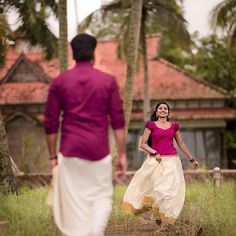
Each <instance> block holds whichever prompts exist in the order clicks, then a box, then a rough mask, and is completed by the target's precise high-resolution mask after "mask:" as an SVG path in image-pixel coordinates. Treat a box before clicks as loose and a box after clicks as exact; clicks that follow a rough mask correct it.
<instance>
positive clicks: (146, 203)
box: [122, 196, 176, 224]
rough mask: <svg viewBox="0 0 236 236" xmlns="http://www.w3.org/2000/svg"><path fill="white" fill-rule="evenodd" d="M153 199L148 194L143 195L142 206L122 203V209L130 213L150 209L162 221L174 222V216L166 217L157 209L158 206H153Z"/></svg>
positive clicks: (134, 213)
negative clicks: (137, 207) (137, 206)
mask: <svg viewBox="0 0 236 236" xmlns="http://www.w3.org/2000/svg"><path fill="white" fill-rule="evenodd" d="M153 203H154V200H153V199H152V198H151V197H149V196H144V198H143V201H142V207H141V208H140V209H136V208H134V206H133V205H132V204H131V203H129V202H123V203H122V209H123V210H124V211H125V212H126V213H128V214H130V215H139V214H141V213H143V212H145V211H149V210H151V211H152V213H153V215H154V216H157V217H159V218H160V219H161V221H162V222H164V223H167V224H174V223H175V221H176V218H173V217H167V216H165V215H164V214H163V213H161V212H160V211H159V208H158V207H155V206H153Z"/></svg>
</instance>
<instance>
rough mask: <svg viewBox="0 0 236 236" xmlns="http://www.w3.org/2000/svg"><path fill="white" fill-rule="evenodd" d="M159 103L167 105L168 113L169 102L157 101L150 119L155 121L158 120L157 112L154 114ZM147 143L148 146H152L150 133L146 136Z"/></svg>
mask: <svg viewBox="0 0 236 236" xmlns="http://www.w3.org/2000/svg"><path fill="white" fill-rule="evenodd" d="M161 104H165V105H166V106H167V108H168V113H170V106H169V104H168V103H167V102H165V101H161V102H158V103H157V105H156V107H155V110H154V111H153V113H152V114H151V117H150V121H157V120H158V117H157V114H156V113H157V109H158V107H159V106H160V105H161ZM169 120H170V118H169V116H167V121H169ZM147 144H148V146H149V147H151V146H152V139H151V135H150V136H149V138H148V141H147Z"/></svg>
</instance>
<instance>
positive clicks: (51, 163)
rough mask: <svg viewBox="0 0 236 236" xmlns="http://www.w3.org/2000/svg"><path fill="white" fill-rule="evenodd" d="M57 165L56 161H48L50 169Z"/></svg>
mask: <svg viewBox="0 0 236 236" xmlns="http://www.w3.org/2000/svg"><path fill="white" fill-rule="evenodd" d="M56 165H57V159H53V160H50V166H51V169H53V168H54V167H55V166H56Z"/></svg>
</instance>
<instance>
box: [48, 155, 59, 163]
mask: <svg viewBox="0 0 236 236" xmlns="http://www.w3.org/2000/svg"><path fill="white" fill-rule="evenodd" d="M49 160H50V161H51V160H57V155H56V154H54V155H51V156H50V157H49Z"/></svg>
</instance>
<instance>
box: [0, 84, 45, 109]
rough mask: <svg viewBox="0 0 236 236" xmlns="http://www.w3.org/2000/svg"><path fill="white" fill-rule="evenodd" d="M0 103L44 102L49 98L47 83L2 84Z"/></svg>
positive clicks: (0, 85)
mask: <svg viewBox="0 0 236 236" xmlns="http://www.w3.org/2000/svg"><path fill="white" fill-rule="evenodd" d="M0 91H1V92H0V105H9V104H12V105H14V104H43V103H44V102H45V101H46V98H47V91H48V84H46V83H41V82H38V83H6V84H0Z"/></svg>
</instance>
